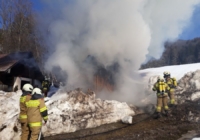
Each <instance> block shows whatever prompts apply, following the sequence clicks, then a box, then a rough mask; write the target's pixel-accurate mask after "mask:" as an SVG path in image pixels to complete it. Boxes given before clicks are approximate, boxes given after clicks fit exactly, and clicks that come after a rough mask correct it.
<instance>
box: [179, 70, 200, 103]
mask: <svg viewBox="0 0 200 140" xmlns="http://www.w3.org/2000/svg"><path fill="white" fill-rule="evenodd" d="M176 95H177V98H178V100H179V101H180V103H182V102H184V101H185V100H191V101H194V100H196V99H199V98H200V70H196V71H195V72H188V73H187V74H185V76H183V78H181V79H180V80H179V81H178V87H177V90H176Z"/></svg>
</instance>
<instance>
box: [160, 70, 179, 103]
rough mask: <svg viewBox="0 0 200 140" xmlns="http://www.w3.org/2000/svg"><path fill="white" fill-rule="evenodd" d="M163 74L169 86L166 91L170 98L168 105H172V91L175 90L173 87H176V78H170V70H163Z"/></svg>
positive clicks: (173, 101) (173, 100)
mask: <svg viewBox="0 0 200 140" xmlns="http://www.w3.org/2000/svg"><path fill="white" fill-rule="evenodd" d="M163 74H164V78H165V82H166V83H167V84H168V86H169V87H170V90H169V92H168V96H169V99H170V105H171V106H174V105H175V96H174V92H175V88H176V87H177V82H176V78H171V76H170V72H167V71H166V72H164V73H163Z"/></svg>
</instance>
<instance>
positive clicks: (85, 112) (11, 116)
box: [0, 89, 136, 140]
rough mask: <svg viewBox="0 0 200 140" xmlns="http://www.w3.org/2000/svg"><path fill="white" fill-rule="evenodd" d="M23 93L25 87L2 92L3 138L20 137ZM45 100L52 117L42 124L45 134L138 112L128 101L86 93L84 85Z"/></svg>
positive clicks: (0, 138) (0, 131) (0, 134)
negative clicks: (109, 99)
mask: <svg viewBox="0 0 200 140" xmlns="http://www.w3.org/2000/svg"><path fill="white" fill-rule="evenodd" d="M60 92H61V91H60ZM62 92H63V91H62ZM21 94H22V92H21V91H17V92H16V93H15V92H11V93H6V92H0V105H1V108H0V115H1V119H0V140H11V139H14V140H19V139H20V134H21V125H20V123H19V119H18V118H19V99H20V96H21ZM45 100H46V103H45V104H46V105H47V108H48V114H49V120H48V122H47V124H46V125H43V127H42V133H43V135H44V136H49V135H55V134H61V133H69V132H74V131H77V130H80V129H85V128H93V127H97V126H100V125H102V124H107V123H113V122H117V121H120V120H122V119H123V118H124V117H125V116H131V115H135V114H136V113H135V111H133V110H132V109H131V108H130V107H129V106H128V105H127V104H126V103H121V102H118V101H108V100H100V99H95V93H94V92H92V91H88V92H87V93H86V94H85V93H83V92H82V91H81V90H80V89H77V90H74V91H70V92H68V93H67V92H65V93H56V94H55V95H53V96H52V97H51V98H46V99H45Z"/></svg>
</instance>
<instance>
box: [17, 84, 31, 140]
mask: <svg viewBox="0 0 200 140" xmlns="http://www.w3.org/2000/svg"><path fill="white" fill-rule="evenodd" d="M32 90H33V86H32V85H31V84H25V85H24V86H23V88H22V95H21V97H20V115H19V117H20V118H19V120H20V123H21V128H22V134H21V140H27V139H28V135H29V128H28V124H27V108H26V105H25V103H26V102H28V101H29V100H30V99H31V92H32Z"/></svg>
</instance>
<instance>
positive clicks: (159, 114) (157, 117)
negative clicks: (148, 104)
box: [154, 112, 162, 119]
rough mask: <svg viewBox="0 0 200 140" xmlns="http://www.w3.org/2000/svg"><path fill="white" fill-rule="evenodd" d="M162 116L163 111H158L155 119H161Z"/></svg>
mask: <svg viewBox="0 0 200 140" xmlns="http://www.w3.org/2000/svg"><path fill="white" fill-rule="evenodd" d="M161 117H162V115H161V113H160V112H156V115H155V117H154V118H155V119H159V118H161Z"/></svg>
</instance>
